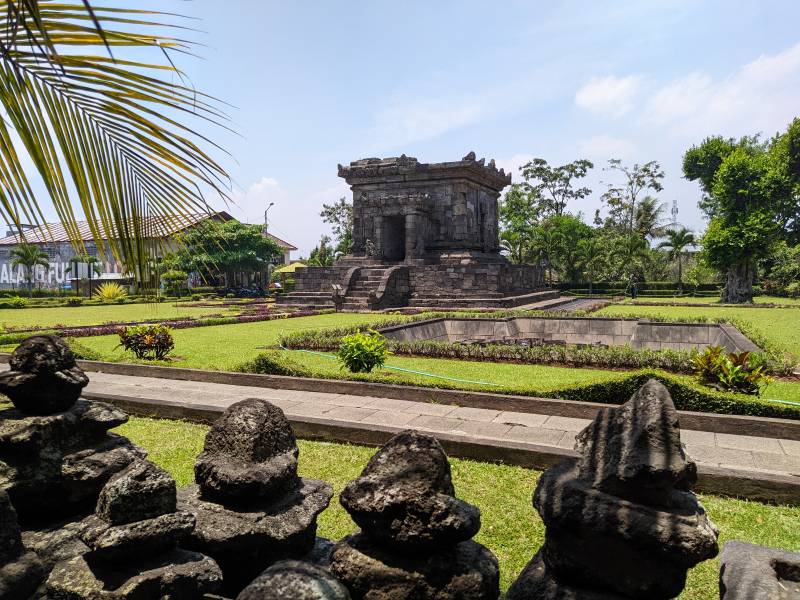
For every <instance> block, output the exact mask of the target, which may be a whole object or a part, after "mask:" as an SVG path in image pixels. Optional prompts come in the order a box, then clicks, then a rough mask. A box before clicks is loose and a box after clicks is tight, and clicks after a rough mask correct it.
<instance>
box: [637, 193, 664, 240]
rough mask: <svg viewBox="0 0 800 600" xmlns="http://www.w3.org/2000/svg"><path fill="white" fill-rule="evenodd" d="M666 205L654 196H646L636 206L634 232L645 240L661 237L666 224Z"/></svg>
mask: <svg viewBox="0 0 800 600" xmlns="http://www.w3.org/2000/svg"><path fill="white" fill-rule="evenodd" d="M665 210H666V204H664V203H663V202H659V201H658V200H657V199H655V198H653V197H652V196H645V197H644V198H642V200H641V201H640V202H639V203H638V204H637V205H636V209H635V212H634V226H633V227H634V230H635V231H636V232H637V233H638V234H639V235H641V236H642V237H643V238H651V239H652V238H654V237H659V236H660V235H661V234H662V232H663V228H662V226H661V225H662V223H663V222H664V211H665Z"/></svg>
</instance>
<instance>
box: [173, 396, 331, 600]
mask: <svg viewBox="0 0 800 600" xmlns="http://www.w3.org/2000/svg"><path fill="white" fill-rule="evenodd" d="M297 456H298V450H297V443H296V442H295V437H294V433H293V431H292V427H291V425H290V424H289V421H287V419H286V417H285V416H284V414H283V411H282V410H281V409H280V408H278V407H276V406H274V405H272V404H270V403H269V402H266V401H264V400H258V399H254V398H253V399H248V400H242V401H241V402H237V403H236V404H233V405H231V406H230V407H229V408H228V409H227V410H226V411H225V413H223V415H222V416H221V417H220V418H219V419H218V420H217V421H216V422H215V423H214V424H213V425H212V427H211V431H210V432H209V433H208V435H207V436H206V440H205V446H204V450H203V452H202V454H200V456H199V457H198V459H197V463H196V464H195V479H196V482H197V483H196V484H195V485H191V486H188V487H186V488H184V489H182V490H180V492H178V506H179V508H180V509H181V510H184V511H188V512H191V513H192V514H194V515H195V517H196V518H197V526H196V527H195V529H194V531H192V533H191V534H190V535H189V537H188V538H187V539H186V542H185V543H184V545H185V546H186V547H187V548H191V549H195V550H197V551H199V552H203V553H204V554H208V555H209V556H211V557H213V558H214V559H215V560H216V561H217V562H218V563H219V565H220V567H222V571H223V573H224V574H225V583H224V588H225V591H226V592H227V593H229V594H232V595H235V594H236V593H237V592H239V591H240V590H241V589H242V588H243V587H244V586H245V585H247V584H248V583H249V582H250V581H252V580H253V579H254V578H255V577H256V576H257V575H258V574H259V573H261V572H262V571H263V570H264V569H265V568H266V567H268V566H270V565H271V564H273V563H275V562H276V561H279V560H283V559H287V558H300V557H302V556H303V555H305V554H306V553H308V552H309V551H310V550H311V549H312V548H313V547H314V542H315V539H316V532H317V515H318V514H319V513H320V512H322V511H323V510H324V509H325V508H326V507H327V506H328V503H329V502H330V500H331V497H332V496H333V491H332V489H331V486H330V485H328V484H327V483H325V482H323V481H317V480H314V479H301V478H299V477H298V476H297Z"/></svg>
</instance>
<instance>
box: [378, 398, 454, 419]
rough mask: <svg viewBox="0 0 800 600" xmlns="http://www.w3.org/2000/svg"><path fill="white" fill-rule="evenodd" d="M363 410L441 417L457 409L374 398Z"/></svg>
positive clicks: (448, 406)
mask: <svg viewBox="0 0 800 600" xmlns="http://www.w3.org/2000/svg"><path fill="white" fill-rule="evenodd" d="M363 406H364V408H367V407H369V408H377V409H380V410H397V411H405V412H413V413H417V414H420V415H429V416H434V417H443V416H445V415H448V414H450V413H451V412H453V411H454V410H455V409H456V408H457V407H456V406H450V405H448V404H434V403H431V402H411V401H410V400H397V399H395V398H374V399H373V400H372V401H371V402H369V403H367V404H364V405H363Z"/></svg>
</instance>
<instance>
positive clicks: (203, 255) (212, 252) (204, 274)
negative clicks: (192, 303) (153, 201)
mask: <svg viewBox="0 0 800 600" xmlns="http://www.w3.org/2000/svg"><path fill="white" fill-rule="evenodd" d="M179 241H180V243H181V248H180V249H179V250H178V251H177V252H176V253H175V254H173V255H172V256H171V257H169V259H168V260H166V261H165V262H166V264H167V267H168V268H170V269H177V270H180V271H185V272H187V273H193V272H194V273H197V274H198V275H199V276H200V278H201V279H202V280H203V281H205V282H206V283H208V282H211V281H213V280H214V279H216V278H218V277H220V276H222V277H224V279H225V285H226V286H229V287H230V286H233V285H235V279H236V277H235V274H236V273H246V274H253V273H262V272H265V271H267V270H268V266H269V264H270V263H272V262H273V261H275V260H276V259H277V258H278V257H280V256H281V255H282V251H281V249H280V248H279V247H278V245H277V244H276V243H275V242H273V241H272V240H271V239H270V238H267V237H264V235H263V234H262V230H261V226H260V225H247V224H245V223H240V222H238V221H224V222H221V221H204V222H202V223H201V224H200V225H198V226H197V227H195V228H193V229H190V230H189V231H187V232H186V233H184V234H182V235H181V236H180V238H179Z"/></svg>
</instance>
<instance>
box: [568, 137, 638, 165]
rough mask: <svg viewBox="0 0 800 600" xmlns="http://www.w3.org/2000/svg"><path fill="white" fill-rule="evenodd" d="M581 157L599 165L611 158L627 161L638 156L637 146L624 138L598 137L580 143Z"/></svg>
mask: <svg viewBox="0 0 800 600" xmlns="http://www.w3.org/2000/svg"><path fill="white" fill-rule="evenodd" d="M578 148H579V149H580V155H581V157H585V158H589V159H591V160H592V161H594V163H595V164H597V163H604V162H605V161H607V160H608V159H609V158H619V159H622V160H627V159H629V158H632V157H633V156H634V155H635V154H636V144H634V143H633V142H632V141H630V140H626V139H624V138H619V137H614V136H611V135H597V136H594V137H590V138H587V139H584V140H580V141H579V142H578Z"/></svg>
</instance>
